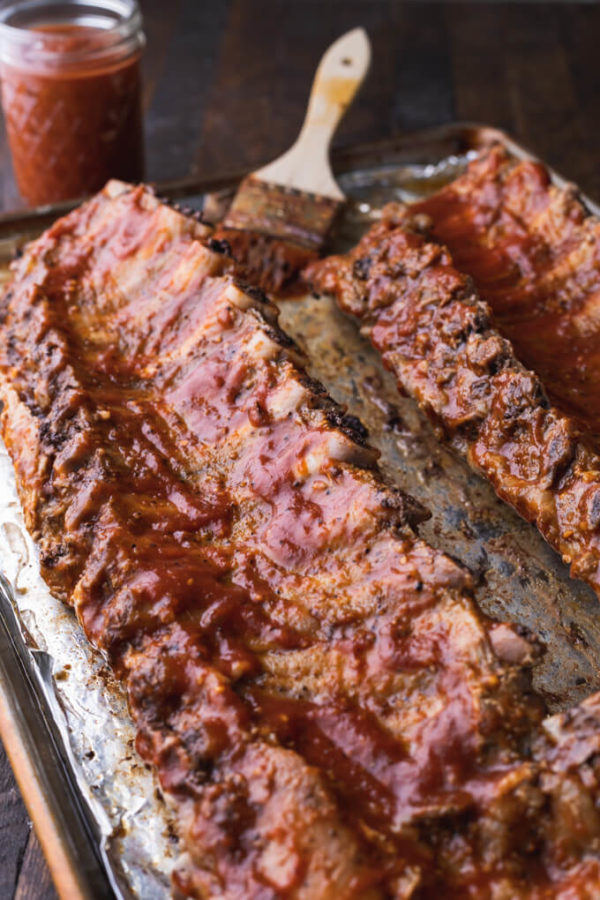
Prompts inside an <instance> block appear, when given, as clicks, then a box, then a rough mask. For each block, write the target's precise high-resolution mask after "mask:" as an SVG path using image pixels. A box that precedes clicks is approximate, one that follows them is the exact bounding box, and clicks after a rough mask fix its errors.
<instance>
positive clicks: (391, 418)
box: [0, 157, 600, 900]
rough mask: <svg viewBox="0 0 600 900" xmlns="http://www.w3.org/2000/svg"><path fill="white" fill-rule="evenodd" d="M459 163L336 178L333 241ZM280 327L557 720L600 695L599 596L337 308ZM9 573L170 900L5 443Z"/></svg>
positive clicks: (1, 515) (133, 855) (134, 841)
mask: <svg viewBox="0 0 600 900" xmlns="http://www.w3.org/2000/svg"><path fill="white" fill-rule="evenodd" d="M464 165H465V157H451V158H449V159H445V160H442V161H441V162H439V163H437V164H435V165H431V164H429V165H426V166H419V165H403V166H401V167H399V166H393V165H386V166H385V167H378V168H371V169H362V170H361V171H354V172H350V173H347V174H345V175H343V176H341V177H340V179H339V180H340V183H341V186H342V189H343V190H344V191H345V192H346V193H347V194H348V196H350V197H351V198H352V202H351V204H350V205H349V207H348V209H347V211H346V213H345V215H344V217H343V219H342V222H341V227H340V229H339V232H338V235H337V238H336V241H337V247H338V249H339V248H343V247H345V246H347V245H348V244H349V243H351V242H353V241H355V240H356V239H357V238H358V237H359V236H360V234H361V233H362V232H363V231H364V229H365V227H367V226H368V225H369V224H370V222H372V221H373V220H375V219H376V218H377V217H378V215H379V214H380V209H381V206H382V205H383V204H384V203H385V202H388V201H390V200H399V201H408V200H411V199H414V198H416V197H419V196H422V195H423V194H425V193H427V192H430V191H431V190H433V189H435V188H437V187H439V186H440V184H442V183H444V182H445V181H447V180H449V179H450V178H451V177H453V176H454V175H455V174H456V173H457V172H458V171H460V170H462V169H463V168H464ZM213 199H214V198H213ZM188 200H189V202H190V203H191V204H192V205H196V206H201V205H202V202H203V200H202V198H199V197H196V198H188ZM17 238H18V236H17ZM13 243H14V241H13ZM0 249H1V248H0ZM281 321H282V325H283V327H284V329H285V330H287V331H288V332H289V333H290V334H291V335H292V336H293V337H294V338H295V339H296V341H297V342H298V343H299V344H300V345H301V346H302V347H303V348H304V349H305V350H306V352H307V354H308V356H309V359H310V360H311V362H310V369H311V373H312V374H313V375H314V376H315V377H317V378H318V379H319V380H320V381H322V382H323V384H324V385H325V386H326V388H327V389H328V390H329V392H330V393H331V394H332V395H333V397H334V398H335V399H336V400H338V401H339V402H341V403H342V404H344V405H345V406H347V408H348V410H349V411H350V412H352V413H353V414H355V415H357V416H359V418H360V419H361V420H362V421H363V422H364V423H365V425H367V427H368V428H369V429H370V433H371V442H372V443H373V444H374V445H375V446H376V447H377V448H378V449H379V450H380V451H381V460H380V462H381V466H382V469H383V471H384V473H385V475H386V477H387V478H389V479H390V481H392V482H394V483H395V484H397V485H399V486H400V487H402V488H403V489H405V490H406V491H408V492H409V493H411V494H413V495H414V496H415V497H417V498H418V499H419V500H420V501H421V502H422V503H423V504H424V505H425V506H427V507H428V508H429V509H430V510H431V511H432V518H431V520H430V521H429V522H427V523H426V524H425V525H423V526H422V527H421V529H420V530H421V534H422V536H423V537H424V538H425V539H426V540H428V541H429V542H430V543H431V544H433V545H434V546H435V547H439V548H441V549H443V550H445V551H446V552H447V553H449V554H451V555H452V556H454V557H455V558H458V559H459V560H460V561H461V562H463V563H464V564H465V565H467V566H468V567H469V568H470V569H471V570H472V571H473V572H474V573H475V575H476V578H477V582H478V587H477V599H478V601H479V603H480V604H481V607H482V609H483V610H484V611H485V612H487V613H489V615H490V616H492V617H494V618H496V619H499V620H503V621H506V620H510V621H513V622H517V623H519V624H520V625H521V626H523V627H524V628H526V629H527V630H528V631H529V633H530V635H531V636H532V637H533V638H535V639H537V640H538V641H539V646H540V654H539V659H538V661H537V663H536V665H535V668H534V682H535V684H536V686H537V688H538V690H540V691H541V692H542V693H543V694H544V695H545V697H546V700H547V702H548V705H549V707H550V709H551V710H557V709H561V708H563V707H564V706H567V705H571V704H573V703H575V702H577V701H579V700H581V699H582V698H583V697H584V696H586V695H587V694H589V693H591V692H592V691H593V690H597V689H600V672H599V669H598V666H597V663H596V660H597V659H598V655H599V651H600V615H599V612H600V610H599V604H598V600H597V598H596V597H595V595H594V594H593V593H592V592H591V591H590V590H589V589H588V588H587V587H585V586H584V585H583V584H580V583H578V582H574V581H572V580H571V579H570V578H569V576H568V573H567V570H566V568H565V567H564V566H563V564H562V563H561V561H560V559H559V558H558V557H557V555H556V554H555V553H554V552H553V551H552V550H551V549H550V548H549V547H548V545H547V544H546V543H545V542H544V541H543V540H542V538H541V537H540V536H539V534H538V533H537V531H536V530H535V529H534V528H532V527H531V526H529V525H527V524H526V523H525V522H523V521H522V520H521V519H519V518H518V516H517V515H516V514H514V513H513V512H512V511H511V510H510V509H509V508H508V507H507V506H506V505H504V504H503V503H501V502H500V501H499V500H498V499H497V498H496V497H495V495H494V493H493V491H492V490H491V488H490V487H489V485H487V484H486V483H485V482H483V481H482V480H481V479H480V478H479V477H478V476H476V475H475V474H473V473H472V472H471V471H470V470H469V469H468V468H467V466H466V464H464V463H463V461H462V460H460V459H458V458H457V457H456V456H455V455H454V454H453V453H452V452H451V451H450V450H449V449H447V448H445V447H443V446H442V445H441V444H440V443H439V442H438V440H437V439H436V437H435V435H434V434H433V431H432V429H431V428H430V426H429V424H428V423H427V421H426V420H425V419H424V417H423V416H422V415H421V414H420V413H419V412H418V410H417V409H416V408H415V406H414V404H413V403H412V401H410V400H408V399H403V398H401V397H400V396H399V394H398V392H397V390H396V387H395V385H394V383H393V379H392V378H391V376H390V375H389V373H386V372H385V371H384V370H383V368H382V366H381V364H380V362H379V360H378V358H377V355H376V354H375V352H374V351H373V350H372V349H371V348H370V346H369V345H368V343H367V342H366V341H365V340H364V339H363V338H361V336H360V335H359V333H358V330H357V328H356V326H355V324H354V323H353V322H351V321H350V320H349V319H348V318H347V317H345V316H344V315H343V314H342V313H341V312H339V310H338V309H337V307H336V306H335V305H334V304H333V302H331V301H330V300H328V299H327V298H323V299H320V300H318V299H316V298H314V297H304V298H301V299H299V300H294V301H286V302H284V303H282V304H281ZM0 568H2V569H3V570H4V572H5V574H6V576H7V578H8V580H9V582H10V583H11V584H12V586H13V589H14V598H15V605H16V611H17V614H18V617H19V620H20V622H21V626H22V633H23V641H25V642H26V643H27V645H28V646H29V647H31V648H37V649H38V650H41V651H44V654H43V656H42V657H41V658H42V659H43V660H44V661H45V662H44V665H45V667H46V670H47V674H48V676H49V677H48V679H47V687H48V690H49V692H50V693H51V694H52V697H53V698H54V715H55V717H56V720H57V721H58V722H59V724H60V727H61V734H62V735H63V739H64V741H65V745H66V746H67V747H68V748H69V752H70V753H71V755H72V759H73V763H74V767H75V770H76V772H77V780H78V786H79V790H80V791H81V793H82V795H83V796H84V797H85V798H86V799H87V801H88V803H89V804H90V808H91V810H92V814H93V816H94V818H95V819H96V822H97V823H98V827H99V829H100V832H101V834H102V836H103V845H104V850H105V853H106V858H107V860H108V863H107V864H108V865H109V866H110V867H111V868H112V869H113V871H114V873H115V877H117V878H118V879H120V884H121V888H120V891H121V893H122V894H123V895H124V896H133V897H140V898H144V900H158V898H163V897H167V896H168V895H169V892H170V885H169V880H170V878H169V876H170V872H171V870H172V867H173V865H174V863H175V861H176V858H177V856H178V853H179V848H178V845H177V839H176V837H175V832H174V828H173V822H172V820H171V817H170V814H169V809H168V807H167V805H166V804H165V802H164V800H163V799H162V795H161V793H160V789H159V787H158V783H157V781H156V779H155V777H154V775H153V774H152V772H150V771H149V770H148V769H147V768H146V766H145V765H144V764H143V763H142V761H141V760H140V759H139V757H138V756H137V755H136V752H135V748H134V730H133V726H132V724H131V722H130V719H129V716H128V713H127V707H126V702H125V698H124V695H123V692H122V689H121V688H120V686H119V684H118V683H117V682H116V681H115V680H114V678H112V676H111V673H110V671H109V669H108V666H107V665H106V663H105V661H104V660H103V658H102V657H101V656H100V654H98V653H96V652H95V651H94V650H92V648H91V647H90V646H89V644H88V643H87V640H86V638H85V637H84V635H83V632H82V629H81V628H80V626H79V624H78V622H77V620H76V618H75V616H74V614H73V613H72V612H71V611H70V610H68V609H66V608H65V607H64V606H63V605H62V604H61V603H60V602H59V601H57V600H55V599H54V598H53V597H52V596H51V595H50V593H49V591H48V589H47V588H46V586H45V584H44V582H43V581H42V580H41V577H40V573H39V565H38V559H37V553H36V548H35V546H34V544H33V542H32V540H31V539H30V537H29V535H28V534H27V533H26V530H25V528H24V524H23V519H22V513H21V509H20V505H19V502H18V499H17V495H16V490H15V483H14V476H13V472H12V466H11V463H10V460H9V458H8V455H7V453H6V451H5V449H4V447H1V446H0ZM50 676H51V677H50ZM40 739H41V740H43V735H40Z"/></svg>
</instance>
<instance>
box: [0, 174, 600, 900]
mask: <svg viewBox="0 0 600 900" xmlns="http://www.w3.org/2000/svg"><path fill="white" fill-rule="evenodd" d="M207 239H208V233H207V231H206V229H204V227H203V226H202V225H200V224H198V223H197V222H195V221H193V220H192V219H188V218H186V217H184V216H182V215H181V214H179V213H177V212H175V211H174V210H172V209H170V208H168V207H167V206H165V205H163V204H160V203H159V202H158V201H157V200H156V199H155V198H154V197H153V196H152V195H151V194H150V193H149V192H147V191H146V190H144V189H142V188H137V189H131V188H128V187H127V186H123V185H119V184H115V183H113V184H111V185H109V187H108V188H107V189H105V191H104V192H102V193H101V194H100V195H98V196H97V197H96V198H94V199H93V200H91V201H90V202H89V203H87V204H86V205H85V206H83V207H82V208H81V209H79V210H77V211H75V212H74V213H72V214H70V215H69V216H67V217H66V218H65V219H63V220H61V221H59V222H58V223H56V224H55V225H54V226H53V227H52V228H51V229H50V230H49V231H48V232H47V233H46V234H45V235H44V236H42V237H41V238H40V239H39V240H38V241H36V242H35V243H33V244H32V245H30V247H29V248H28V249H27V251H26V253H25V254H24V256H23V257H22V258H21V259H20V260H19V261H18V262H16V263H15V267H14V278H13V281H12V284H11V285H10V286H9V287H8V288H7V289H6V290H5V292H4V295H3V298H2V307H1V313H0V315H1V326H0V391H1V398H2V403H3V412H2V432H3V437H4V440H5V442H6V445H7V447H8V449H9V452H10V454H11V456H12V459H13V461H14V465H15V470H16V475H17V481H18V487H19V493H20V497H21V500H22V504H23V508H24V512H25V518H26V523H27V527H28V528H29V530H30V531H31V533H32V534H33V535H34V536H35V538H36V540H37V542H38V544H39V548H40V560H41V566H42V572H43V575H44V577H45V579H46V580H47V582H48V584H49V585H50V587H51V589H52V591H53V592H54V593H55V594H56V595H57V596H58V597H61V598H62V599H63V600H65V601H66V602H67V603H69V604H71V605H72V606H73V607H74V610H75V612H76V614H77V616H78V618H79V620H80V621H81V623H82V625H83V628H84V630H85V632H86V634H87V635H88V637H89V639H90V640H91V641H92V643H93V644H94V645H95V646H96V647H98V648H99V649H100V650H101V651H102V652H103V653H104V654H106V656H107V657H108V659H109V661H110V663H111V665H112V666H113V668H114V670H115V672H116V674H117V676H118V677H119V678H120V679H121V680H122V682H123V684H124V686H125V689H126V690H127V694H128V698H129V704H130V708H131V713H132V715H133V717H134V719H135V722H136V726H137V730H138V738H137V745H138V750H139V752H140V754H141V756H142V757H143V758H144V759H145V760H147V761H148V762H149V763H152V764H153V765H154V766H155V767H156V769H157V772H158V776H159V779H160V782H161V785H162V788H163V790H164V791H165V792H166V793H167V794H168V795H169V797H170V798H171V800H172V801H173V803H174V805H175V807H176V810H177V819H178V827H179V833H180V836H181V838H182V842H183V845H184V847H185V849H186V852H187V856H186V858H184V859H183V860H182V862H181V865H180V866H179V867H178V869H177V871H176V875H175V881H176V884H177V886H178V887H179V889H180V890H181V891H183V892H184V893H186V894H187V895H189V896H192V897H199V898H200V897H202V898H204V897H211V898H212V897H214V898H216V897H219V898H222V897H225V898H242V897H243V898H271V897H273V898H275V897H286V898H320V900H322V898H328V897H331V898H336V900H339V898H388V897H396V898H427V897H439V896H443V897H445V898H454V897H456V898H459V897H460V898H464V897H468V896H471V897H478V898H481V897H490V898H492V897H493V898H494V900H499V898H514V897H539V898H542V897H550V896H552V897H554V896H565V897H566V896H569V897H586V896H592V895H593V893H594V891H597V890H598V889H600V860H599V857H598V854H599V840H600V817H599V815H598V811H597V800H598V772H597V763H596V760H597V754H598V751H599V750H600V737H599V734H600V732H599V730H598V723H599V721H600V703H599V702H598V700H597V699H596V698H592V699H591V700H590V701H588V702H587V703H586V704H583V705H582V706H580V707H578V708H577V709H575V710H573V711H571V712H570V713H569V714H565V715H563V716H557V717H554V718H553V719H550V720H545V721H544V720H543V708H542V705H541V703H540V701H539V700H537V699H536V698H535V697H534V696H533V695H532V694H531V692H530V689H529V687H528V679H527V674H526V671H525V668H524V667H525V666H526V664H527V659H528V652H529V646H528V644H527V642H526V641H524V640H523V639H522V638H521V637H519V636H518V635H517V634H516V633H515V632H513V631H512V629H511V628H509V627H508V626H505V625H494V624H493V623H490V622H489V621H487V620H486V619H485V618H484V617H483V616H482V615H481V614H480V613H479V611H478V610H477V607H476V606H475V604H474V601H473V597H472V592H471V583H470V578H469V575H468V574H467V573H466V572H465V571H464V570H463V569H462V568H460V567H459V566H458V565H457V564H456V563H454V562H453V561H452V560H450V559H449V558H448V557H446V556H445V555H444V554H442V553H439V552H437V551H435V550H434V549H432V548H431V547H429V546H428V545H427V544H425V543H424V542H423V541H421V540H419V539H418V538H416V537H415V535H414V532H413V531H412V529H411V527H410V526H411V524H414V523H416V522H417V521H418V520H419V519H420V518H422V517H423V515H424V513H423V510H422V509H421V508H420V507H419V506H418V504H416V503H415V502H414V501H412V500H411V499H410V498H409V497H407V496H405V495H403V494H401V493H400V492H398V491H394V490H392V489H391V488H389V487H388V486H386V485H385V484H384V482H383V481H382V479H381V477H380V475H379V474H378V471H377V469H376V466H375V454H374V452H373V451H372V450H371V449H370V448H369V447H368V446H367V445H366V444H365V435H364V432H363V430H362V429H361V427H360V426H359V424H358V423H357V422H356V421H355V420H353V419H351V418H347V417H345V416H344V414H343V411H342V410H340V408H339V407H337V406H336V405H335V404H334V403H333V402H332V401H331V400H330V399H329V398H328V397H327V395H326V394H325V392H324V391H323V389H322V388H321V387H320V386H319V385H318V384H315V383H313V382H312V381H311V380H310V379H309V378H308V377H307V376H306V374H305V373H304V371H303V370H302V368H301V365H300V363H301V359H300V357H299V352H298V351H297V349H296V348H295V347H294V345H293V344H292V343H291V341H290V340H289V339H288V338H286V336H285V335H284V334H283V333H282V332H281V331H280V330H279V329H278V327H277V321H276V313H275V311H274V308H273V307H272V306H271V305H270V304H269V303H268V302H267V301H266V300H265V299H264V298H263V297H261V296H260V295H259V294H256V292H255V291H252V290H245V289H242V288H241V287H240V286H239V285H238V284H236V283H235V282H234V280H233V279H232V278H231V277H229V276H226V275H225V276H223V274H222V272H223V271H224V269H225V268H226V265H227V264H226V261H224V260H223V257H222V256H220V255H219V254H217V253H214V252H212V251H211V250H209V249H207V247H206V246H205V242H206V240H207ZM407 240H408V238H407ZM410 240H412V238H410ZM415 240H417V239H416V238H415ZM419 252H420V251H419ZM424 252H429V251H424ZM448 277H449V278H453V277H454V276H453V275H452V274H451V273H449V274H448ZM482 364H483V363H482ZM561 892H562V893H561ZM590 892H591V893H590Z"/></svg>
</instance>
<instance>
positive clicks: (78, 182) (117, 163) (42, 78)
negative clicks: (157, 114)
mask: <svg viewBox="0 0 600 900" xmlns="http://www.w3.org/2000/svg"><path fill="white" fill-rule="evenodd" d="M35 30H36V31H39V32H40V35H44V34H49V35H50V36H51V38H52V48H53V51H54V52H56V53H64V54H74V53H76V54H77V55H78V57H79V60H78V62H77V63H76V64H75V63H73V62H69V63H68V64H65V65H64V66H62V65H61V64H60V61H59V62H58V63H56V64H54V65H53V67H52V68H49V67H48V66H44V65H43V64H42V63H41V62H40V60H39V58H38V54H37V53H36V51H35V48H32V49H31V51H26V52H24V53H23V55H22V59H21V61H20V62H19V64H18V65H17V64H16V63H14V62H11V63H10V64H9V63H4V64H3V65H2V70H1V75H2V103H3V108H4V116H5V120H6V125H7V131H8V137H9V142H10V147H11V153H12V159H13V167H14V170H15V176H16V179H17V184H18V187H19V191H20V192H21V195H22V196H23V197H24V199H25V200H26V201H27V202H28V203H29V204H31V205H40V204H44V203H52V202H56V201H60V200H67V199H70V198H74V197H79V196H83V195H84V194H87V193H91V192H93V191H96V190H98V189H99V188H101V187H102V186H103V185H104V184H105V183H106V181H107V180H108V179H109V178H111V177H116V178H123V179H126V180H132V181H136V180H139V179H140V178H141V177H142V176H143V167H144V163H143V143H142V140H143V138H142V115H141V103H140V56H139V53H136V54H135V55H128V56H126V57H125V58H123V56H122V54H119V55H117V54H116V52H115V53H111V52H110V50H109V49H107V50H106V52H104V53H102V55H101V56H100V58H98V53H97V52H96V51H97V50H98V49H100V48H101V47H102V44H103V43H104V41H105V40H106V38H105V32H104V30H103V29H99V28H91V27H86V26H80V25H44V26H40V27H38V28H36V29H35ZM57 36H58V37H62V38H63V40H62V41H60V42H59V43H58V44H57V42H56V38H57ZM40 40H41V43H43V40H42V38H41V39H40ZM87 53H89V55H90V57H91V60H90V61H86V54H87Z"/></svg>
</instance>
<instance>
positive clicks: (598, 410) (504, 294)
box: [415, 148, 600, 438]
mask: <svg viewBox="0 0 600 900" xmlns="http://www.w3.org/2000/svg"><path fill="white" fill-rule="evenodd" d="M415 210H416V211H417V212H423V213H426V214H427V215H429V216H431V218H432V221H433V233H434V235H435V237H436V238H437V239H438V240H440V241H441V242H442V243H444V244H445V245H446V246H447V247H448V248H449V249H450V252H451V254H452V256H453V259H454V263H455V265H456V267H457V268H458V269H460V270H461V271H462V272H465V273H467V274H468V275H470V276H471V277H472V278H473V280H474V282H475V285H476V287H477V290H478V291H479V293H480V295H481V297H482V299H483V300H485V301H486V302H487V303H489V305H490V306H491V308H492V310H493V313H494V320H495V324H496V327H497V328H498V329H499V331H501V332H502V334H504V335H505V336H506V337H507V338H509V340H510V341H511V342H512V344H513V346H514V347H515V350H516V353H517V357H518V358H519V359H520V360H521V361H522V362H523V363H524V364H525V365H526V366H527V367H528V368H531V369H533V370H534V371H535V372H536V373H537V374H538V375H539V376H540V378H541V380H542V382H543V384H544V387H545V389H546V391H547V392H548V395H549V396H550V399H551V400H552V402H553V403H554V404H556V405H557V406H558V407H559V408H560V409H561V410H562V411H563V412H565V413H566V414H567V415H572V416H575V417H577V419H578V420H579V422H580V423H581V424H582V425H583V427H584V428H585V429H586V430H588V431H589V432H590V433H591V434H592V435H594V436H595V437H596V438H597V437H598V435H599V434H600V394H599V393H598V389H597V384H598V374H599V373H600V349H599V348H600V342H599V334H598V312H597V308H598V301H599V297H600V228H599V227H598V225H597V224H594V220H592V219H591V218H586V213H585V210H584V208H583V207H582V205H581V203H580V202H579V201H578V200H577V199H576V198H575V197H574V196H571V194H570V193H564V192H561V191H559V190H558V189H557V188H556V187H554V186H553V185H552V183H551V180H550V175H549V173H548V171H547V170H546V169H545V167H544V166H542V165H541V164H539V163H533V162H529V161H525V162H521V163H515V162H514V161H513V160H511V159H510V157H508V155H507V154H506V153H505V152H504V151H503V150H501V149H500V148H496V149H495V150H494V151H493V152H492V153H490V154H489V155H487V156H486V157H484V158H483V159H482V160H480V161H477V163H476V164H473V165H472V166H471V167H470V169H469V171H468V172H467V173H466V175H464V176H462V178H459V179H458V180H457V181H456V182H453V183H452V184H450V185H449V186H448V187H446V188H444V189H443V190H442V191H440V192H439V193H438V194H435V195H434V196H433V197H430V198H428V199H427V200H425V201H424V202H421V203H419V204H417V205H416V207H415Z"/></svg>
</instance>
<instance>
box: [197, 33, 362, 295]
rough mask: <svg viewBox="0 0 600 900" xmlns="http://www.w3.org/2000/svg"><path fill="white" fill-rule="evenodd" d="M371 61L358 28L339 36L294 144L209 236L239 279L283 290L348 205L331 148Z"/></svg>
mask: <svg viewBox="0 0 600 900" xmlns="http://www.w3.org/2000/svg"><path fill="white" fill-rule="evenodd" d="M370 58H371V47H370V44H369V39H368V37H367V34H366V32H365V30H364V29H363V28H355V29H353V30H352V31H349V32H348V33H347V34H345V35H343V36H342V37H341V38H338V40H337V41H335V43H333V44H332V45H331V46H330V47H329V49H328V50H327V52H326V53H325V55H324V56H323V58H322V59H321V62H320V63H319V67H318V69H317V72H316V75H315V78H314V81H313V85H312V90H311V94H310V99H309V101H308V109H307V111H306V117H305V119H304V123H303V125H302V128H301V130H300V134H299V135H298V138H297V139H296V142H295V143H294V144H293V146H292V147H291V148H290V149H289V150H288V151H287V152H286V153H284V154H283V156H280V157H279V158H278V159H276V160H275V161H274V162H272V163H269V165H267V166H264V167H263V168H261V169H258V170H257V171H256V172H252V174H250V175H248V176H247V177H246V178H245V179H244V180H243V181H242V183H241V185H240V187H239V188H238V192H237V194H236V196H235V198H234V200H233V203H232V204H231V207H230V209H229V211H228V213H227V215H226V217H225V219H224V221H223V222H222V223H221V225H220V226H219V227H218V228H217V231H216V233H215V235H214V237H215V238H216V239H218V240H226V241H227V243H228V245H229V248H230V250H231V255H232V257H233V259H234V261H235V264H236V271H237V273H238V275H239V276H240V277H242V278H245V279H247V280H248V281H250V282H251V283H253V284H257V285H259V286H260V287H261V288H262V289H263V290H266V291H269V292H272V293H282V292H285V291H286V290H287V289H289V288H290V286H291V285H293V283H294V282H295V281H296V279H297V276H298V274H299V272H300V271H301V270H302V269H303V268H304V266H305V265H306V264H308V262H310V261H312V260H313V259H315V258H316V257H317V256H318V254H319V250H320V248H321V247H322V245H323V243H324V242H325V239H326V237H327V235H328V232H329V230H330V228H331V226H332V224H333V221H334V219H335V217H336V215H337V213H338V212H339V210H340V208H341V207H342V205H343V204H344V202H345V199H346V198H345V197H344V194H343V193H342V191H341V190H340V188H339V187H338V185H337V183H336V181H335V179H334V177H333V174H332V172H331V167H330V165H329V145H330V143H331V139H332V137H333V135H334V133H335V130H336V128H337V126H338V124H339V122H340V120H341V119H342V116H343V115H344V113H345V112H346V110H347V109H348V107H349V106H350V104H351V102H352V100H353V99H354V96H355V94H356V92H357V90H358V88H359V87H360V85H361V84H362V82H363V80H364V77H365V75H366V74H367V70H368V68H369V62H370Z"/></svg>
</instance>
